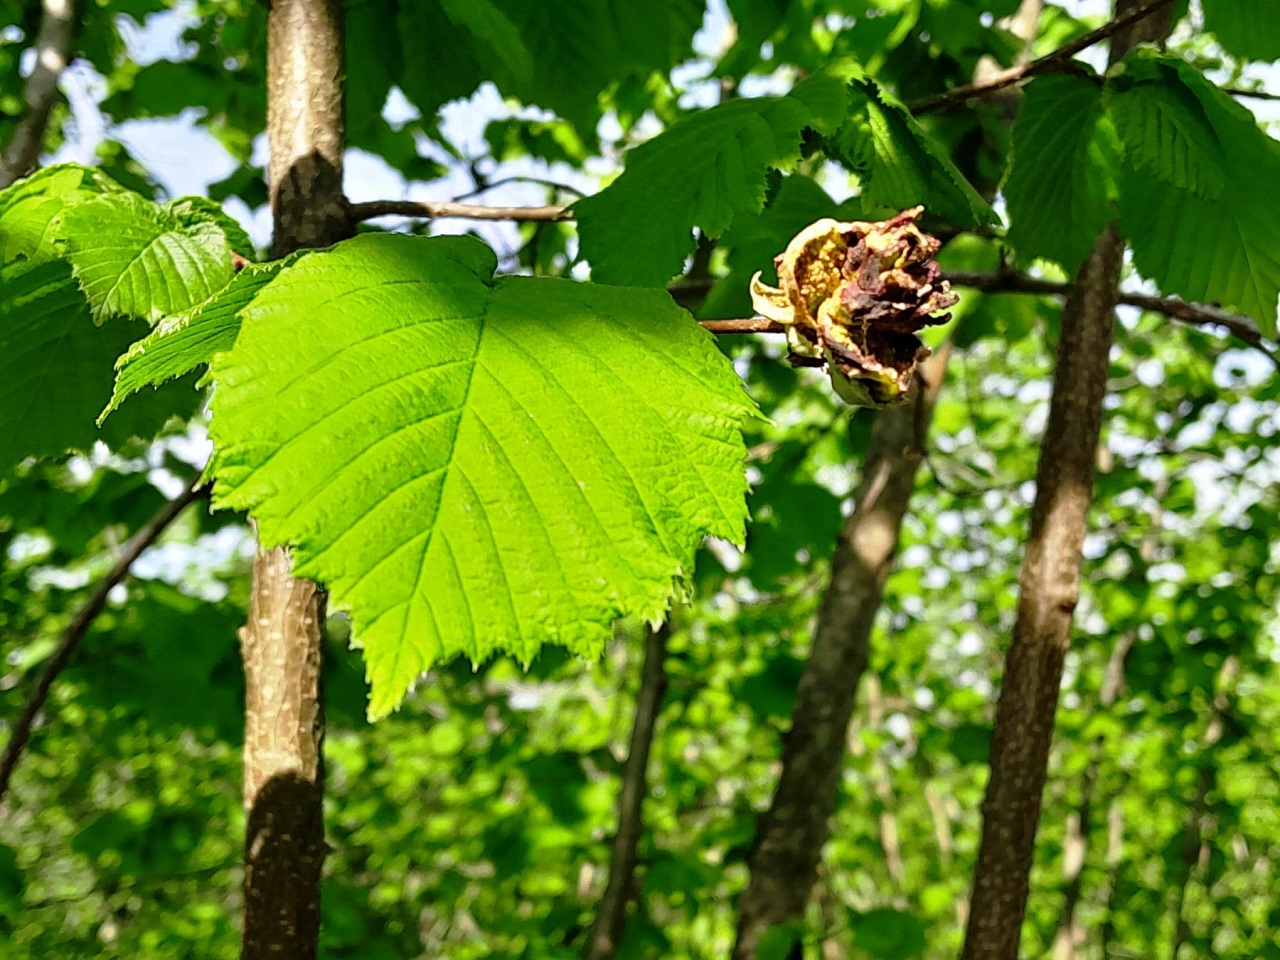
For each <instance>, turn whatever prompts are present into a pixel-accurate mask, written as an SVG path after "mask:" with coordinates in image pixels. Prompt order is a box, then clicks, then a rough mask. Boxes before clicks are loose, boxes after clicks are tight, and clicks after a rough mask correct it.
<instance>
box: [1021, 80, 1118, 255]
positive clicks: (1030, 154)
mask: <svg viewBox="0 0 1280 960" xmlns="http://www.w3.org/2000/svg"><path fill="white" fill-rule="evenodd" d="M1118 163H1119V150H1118V147H1117V143H1116V136H1115V131H1114V129H1113V128H1112V126H1111V121H1110V120H1109V119H1108V117H1107V116H1106V113H1105V112H1104V110H1103V94H1102V88H1101V87H1100V86H1099V85H1098V84H1096V83H1094V82H1092V81H1090V80H1088V79H1085V78H1083V77H1075V76H1048V77H1038V78H1036V79H1035V80H1033V81H1032V82H1031V83H1030V84H1028V85H1027V88H1026V95H1025V98H1024V99H1023V102H1022V107H1021V108H1020V110H1019V113H1018V119H1017V122H1016V123H1015V124H1014V126H1013V160H1012V163H1011V165H1010V168H1009V175H1008V178H1007V179H1006V181H1005V185H1004V194H1005V199H1006V201H1007V202H1008V208H1009V243H1010V244H1012V245H1013V248H1014V249H1015V250H1016V251H1017V252H1018V259H1019V260H1020V261H1022V262H1024V263H1025V262H1029V261H1031V260H1033V259H1035V258H1036V257H1047V258H1048V259H1050V260H1056V261H1058V262H1059V263H1061V264H1062V265H1063V266H1064V267H1066V269H1067V270H1068V271H1070V272H1073V273H1074V272H1075V270H1076V268H1077V267H1079V266H1080V264H1081V263H1083V262H1084V258H1085V257H1086V256H1088V253H1089V250H1090V249H1091V248H1092V247H1093V242H1094V241H1095V240H1096V239H1097V238H1098V234H1100V233H1101V232H1102V231H1103V230H1104V229H1105V228H1106V226H1107V224H1108V223H1109V222H1110V221H1111V220H1112V218H1113V217H1114V216H1115V208H1114V202H1115V197H1116V174H1117V168H1118Z"/></svg>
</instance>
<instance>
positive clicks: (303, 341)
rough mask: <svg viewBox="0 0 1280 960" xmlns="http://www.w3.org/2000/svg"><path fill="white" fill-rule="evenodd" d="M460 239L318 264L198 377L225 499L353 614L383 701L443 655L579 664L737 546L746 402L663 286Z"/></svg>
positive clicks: (280, 282)
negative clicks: (604, 279)
mask: <svg viewBox="0 0 1280 960" xmlns="http://www.w3.org/2000/svg"><path fill="white" fill-rule="evenodd" d="M495 264H496V259H495V257H494V254H493V252H492V251H491V250H489V249H488V248H487V247H485V246H484V245H483V244H481V243H479V242H478V241H476V240H474V239H472V238H467V237H437V238H421V237H406V236H398V235H375V234H368V235H362V236H359V237H356V238H355V239H353V240H350V241H347V242H345V243H342V244H339V245H337V246H336V247H334V248H332V249H330V250H326V251H319V252H315V253H310V254H307V255H305V256H303V257H301V258H300V259H299V260H297V261H296V262H295V263H293V264H292V265H290V266H289V267H287V268H286V269H283V270H281V271H280V273H279V274H278V275H277V276H276V277H275V279H273V280H272V281H271V282H270V283H269V284H267V285H265V286H264V287H263V288H262V289H261V290H260V291H259V292H258V293H257V295H256V297H254V299H253V300H252V302H250V303H249V304H248V306H246V307H243V308H242V309H241V310H240V315H241V317H242V318H243V325H242V327H241V330H240V334H239V338H238V339H237V340H236V343H235V346H234V347H233V348H232V349H231V350H230V351H228V352H225V353H222V354H219V355H218V356H217V357H216V358H215V359H214V361H213V365H212V376H213V379H214V380H215V382H216V388H215V390H214V400H213V425H212V431H211V432H212V436H213V439H214V442H215V446H216V449H217V454H216V457H215V463H214V464H213V467H212V472H213V474H214V476H215V478H216V488H215V496H216V499H217V502H218V503H219V504H221V505H222V506H229V507H235V508H243V509H247V510H249V511H250V512H251V513H252V514H253V516H254V517H255V519H256V520H257V522H258V528H259V533H260V536H261V537H262V540H263V542H265V543H268V544H282V543H287V544H290V545H292V546H293V547H294V551H295V561H296V570H297V571H298V573H299V574H300V575H302V576H308V577H313V578H316V579H318V580H321V581H323V582H324V583H325V584H326V586H327V587H328V588H329V589H330V591H331V593H332V601H333V604H334V606H335V607H336V608H337V609H345V610H348V611H350V613H351V615H352V619H353V624H354V634H355V636H356V638H357V639H358V642H359V644H360V645H361V646H362V647H363V648H364V651H365V660H366V666H367V671H368V675H369V679H370V681H371V683H372V699H371V703H370V708H369V711H370V714H371V716H374V717H377V716H382V715H384V714H386V713H387V712H389V711H390V710H392V709H394V708H395V707H396V705H397V704H399V702H400V700H401V699H402V698H403V696H404V693H405V691H406V690H407V689H408V688H409V687H410V686H411V685H412V684H413V682H414V681H415V679H416V678H417V677H418V676H419V675H420V674H421V673H422V671H424V670H425V669H427V668H428V667H430V666H431V665H432V664H433V663H437V662H439V661H440V660H442V659H445V658H447V657H451V656H454V655H458V654H465V655H467V656H469V657H471V658H472V659H477V660H478V659H482V658H484V657H486V656H488V655H490V654H491V653H493V652H495V651H500V650H501V651H508V652H511V653H513V654H514V655H515V656H517V657H519V658H521V659H524V660H527V659H528V658H530V657H532V656H533V654H534V653H535V652H536V651H537V650H538V648H539V647H540V646H541V645H542V644H543V643H546V642H555V643H559V644H562V645H564V646H566V647H568V648H570V649H571V650H573V651H575V652H577V653H580V654H584V655H590V654H593V653H595V652H597V651H599V650H600V648H601V646H602V644H603V643H604V642H605V641H606V640H607V639H608V637H609V636H610V624H611V623H612V621H613V620H614V619H615V618H616V617H618V616H622V615H639V616H643V617H647V618H651V619H652V618H657V617H660V616H662V614H663V611H664V610H665V608H666V605H667V602H668V600H669V598H670V596H671V592H672V589H673V578H675V577H677V576H679V575H680V574H681V573H688V572H690V571H691V570H692V565H693V557H694V551H695V549H696V548H697V546H698V544H699V543H700V542H701V540H702V538H703V537H704V536H706V535H708V534H710V535H715V536H721V537H726V538H729V539H732V540H735V541H741V539H742V534H743V525H744V523H745V517H746V508H745V492H746V480H745V474H744V470H743V458H744V455H745V449H744V446H743V441H742V437H741V433H740V422H741V419H742V418H743V417H744V416H748V415H750V414H751V412H752V410H753V409H754V408H753V406H752V404H751V403H750V401H749V400H748V399H747V397H746V395H745V393H744V392H743V389H742V385H741V383H740V381H739V380H738V377H737V376H736V374H735V373H734V372H733V368H732V366H731V364H730V363H729V361H728V360H727V358H725V357H724V356H723V355H722V354H721V353H720V352H719V351H718V350H717V349H716V347H715V344H714V342H713V341H712V338H711V337H710V336H709V335H708V334H707V333H706V332H705V331H703V330H702V329H701V328H700V327H699V326H698V325H697V324H696V323H694V322H693V321H692V319H691V318H690V317H689V315H688V314H686V313H685V312H684V311H682V310H680V309H679V308H677V307H676V306H675V305H674V304H672V303H671V300H670V298H669V297H668V296H667V294H666V293H665V292H663V291H659V290H634V289H622V288H614V287H601V286H595V285H590V284H579V283H574V282H572V281H568V280H552V279H534V278H528V277H507V278H502V279H498V280H494V279H493V278H492V272H493V269H494V266H495Z"/></svg>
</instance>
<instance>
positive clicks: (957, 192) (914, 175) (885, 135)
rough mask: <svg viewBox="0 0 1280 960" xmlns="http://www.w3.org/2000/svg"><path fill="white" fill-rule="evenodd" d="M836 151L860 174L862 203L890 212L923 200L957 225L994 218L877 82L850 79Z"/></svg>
mask: <svg viewBox="0 0 1280 960" xmlns="http://www.w3.org/2000/svg"><path fill="white" fill-rule="evenodd" d="M849 89H850V91H851V93H852V105H851V113H850V117H849V123H848V125H847V126H846V127H845V128H844V130H842V131H840V132H839V133H838V134H837V135H836V137H835V141H836V145H837V150H839V151H840V152H842V153H844V154H845V157H846V159H847V160H848V161H849V162H850V163H851V164H852V165H853V167H854V168H855V170H857V171H858V172H859V173H860V174H862V177H863V181H864V182H863V191H862V199H863V204H864V205H865V206H866V207H868V208H870V207H884V208H885V209H886V210H888V211H892V212H894V213H896V212H898V211H901V210H905V209H908V208H910V207H914V206H916V205H917V204H923V205H924V206H925V208H926V209H927V210H928V212H929V213H931V214H933V215H935V216H940V217H942V218H944V219H946V220H949V221H950V222H952V223H954V224H957V225H959V226H978V225H981V224H995V223H999V217H997V216H996V213H995V211H994V210H992V209H991V206H990V204H988V203H987V202H986V201H985V200H983V199H982V197H980V196H979V195H978V192H977V191H976V190H974V189H973V186H972V185H971V184H970V183H969V181H968V180H966V179H965V177H964V175H963V174H962V173H961V172H960V171H959V170H958V169H956V166H955V164H953V163H952V162H951V160H950V158H949V157H948V156H947V155H946V151H944V150H943V149H942V148H941V147H940V146H939V145H938V144H937V143H935V142H934V140H933V138H932V137H930V136H929V135H928V134H927V133H925V131H924V130H923V129H922V128H921V127H920V124H918V123H917V122H916V120H915V118H914V117H912V116H911V114H910V113H909V112H908V111H907V109H906V107H904V106H902V105H901V104H900V103H898V102H897V101H896V100H894V99H893V98H892V97H890V96H889V95H888V94H887V93H885V92H884V91H883V90H881V89H880V87H879V86H878V85H876V84H875V83H873V82H871V81H865V82H861V83H859V82H855V83H854V84H852V85H851V86H850V88H849Z"/></svg>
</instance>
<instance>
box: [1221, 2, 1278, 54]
mask: <svg viewBox="0 0 1280 960" xmlns="http://www.w3.org/2000/svg"><path fill="white" fill-rule="evenodd" d="M1204 25H1205V29H1207V30H1210V31H1212V32H1213V33H1214V34H1216V35H1217V37H1218V42H1219V43H1221V44H1222V46H1223V47H1224V48H1226V50H1227V52H1228V53H1230V54H1231V55H1232V56H1234V57H1238V58H1240V59H1241V60H1276V59H1280V17H1277V16H1276V5H1275V2H1274V0H1204Z"/></svg>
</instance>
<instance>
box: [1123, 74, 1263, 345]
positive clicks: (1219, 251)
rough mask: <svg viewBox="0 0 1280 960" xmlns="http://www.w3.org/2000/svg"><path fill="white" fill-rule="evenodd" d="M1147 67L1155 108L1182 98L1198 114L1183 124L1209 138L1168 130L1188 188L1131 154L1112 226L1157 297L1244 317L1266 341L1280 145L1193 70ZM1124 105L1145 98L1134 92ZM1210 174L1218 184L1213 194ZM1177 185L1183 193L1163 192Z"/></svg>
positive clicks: (1179, 129) (1183, 129)
mask: <svg viewBox="0 0 1280 960" xmlns="http://www.w3.org/2000/svg"><path fill="white" fill-rule="evenodd" d="M1149 63H1150V66H1148V67H1147V70H1148V72H1149V75H1150V76H1151V77H1153V80H1152V83H1159V84H1161V85H1164V86H1165V87H1166V88H1167V91H1166V92H1165V93H1163V94H1161V95H1160V96H1161V97H1162V101H1163V102H1173V101H1175V100H1176V101H1177V102H1179V103H1183V102H1185V101H1186V98H1190V102H1191V103H1193V104H1194V105H1195V107H1197V108H1198V113H1193V111H1191V110H1190V109H1188V110H1186V111H1185V112H1186V114H1187V115H1195V116H1197V117H1203V120H1204V123H1205V124H1207V126H1208V128H1209V129H1210V130H1211V132H1212V137H1209V136H1205V135H1204V133H1203V130H1202V129H1201V127H1200V126H1199V125H1196V126H1190V125H1187V124H1182V125H1179V126H1178V127H1177V128H1176V129H1175V128H1174V127H1172V126H1170V127H1168V128H1167V129H1166V135H1167V137H1168V138H1169V142H1170V148H1169V152H1170V153H1171V154H1172V155H1175V156H1182V157H1186V158H1187V161H1188V163H1191V164H1193V165H1194V167H1193V168H1194V169H1195V170H1196V171H1197V174H1196V176H1195V177H1194V178H1192V177H1186V176H1184V177H1181V178H1171V177H1153V176H1151V175H1150V172H1149V164H1146V163H1144V162H1143V161H1144V158H1145V156H1146V154H1144V153H1141V152H1139V153H1138V154H1137V157H1136V159H1135V157H1134V154H1133V151H1132V150H1131V151H1130V160H1131V168H1130V170H1129V171H1128V172H1127V174H1126V176H1125V178H1124V181H1123V184H1122V192H1123V198H1124V202H1123V204H1122V211H1121V218H1120V225H1121V228H1122V229H1123V231H1124V234H1125V236H1126V237H1127V238H1128V239H1129V241H1130V243H1131V244H1132V247H1133V260H1134V264H1135V266H1136V267H1137V268H1138V270H1139V271H1140V272H1141V273H1142V274H1143V275H1144V276H1146V277H1148V278H1150V279H1152V280H1154V281H1155V282H1156V283H1157V284H1158V285H1159V287H1160V289H1161V290H1162V291H1164V292H1165V293H1172V294H1178V295H1179V296H1182V297H1185V298H1187V299H1189V300H1198V301H1202V302H1213V303H1220V304H1222V305H1223V306H1224V307H1227V308H1229V309H1237V310H1240V311H1243V312H1244V313H1247V314H1248V315H1249V316H1251V317H1253V318H1254V319H1255V320H1257V321H1258V324H1259V326H1261V327H1262V329H1263V331H1264V332H1265V333H1267V334H1268V335H1270V336H1274V335H1275V331H1276V301H1277V297H1278V296H1280V194H1277V191H1276V189H1275V185H1276V183H1280V143H1277V142H1276V141H1274V140H1272V139H1271V138H1270V137H1268V136H1267V135H1266V134H1265V133H1263V132H1262V130H1261V129H1259V127H1258V125H1257V123H1256V122H1255V121H1254V119H1253V116H1252V115H1251V114H1250V113H1249V112H1248V111H1247V110H1245V109H1244V108H1243V107H1241V106H1240V105H1239V104H1237V103H1235V102H1234V101H1232V100H1231V98H1230V97H1228V96H1226V95H1224V94H1222V93H1221V92H1220V91H1218V90H1217V88H1216V87H1214V86H1213V85H1212V84H1211V83H1209V82H1208V81H1207V80H1205V79H1204V77H1203V75H1202V74H1201V73H1200V72H1199V71H1198V70H1195V69H1194V68H1192V67H1190V66H1187V65H1185V64H1183V63H1181V62H1180V61H1175V60H1154V61H1150V62H1149ZM1124 96H1150V94H1145V93H1143V92H1142V90H1141V85H1139V87H1138V88H1137V89H1136V90H1135V91H1134V92H1133V93H1131V94H1124ZM1186 131H1195V133H1194V135H1193V134H1190V133H1187V132H1186ZM1169 169H1172V167H1171V166H1170V165H1166V167H1165V171H1166V172H1167V170H1169ZM1216 170H1221V172H1222V180H1221V187H1220V189H1219V192H1217V193H1214V192H1213V190H1212V189H1211V188H1212V187H1213V186H1214V185H1215V181H1214V180H1213V178H1212V175H1211V174H1212V172H1213V171H1216ZM1200 171H1209V173H1208V174H1201V173H1200ZM1176 179H1181V180H1183V181H1184V182H1185V184H1186V185H1185V186H1180V185H1178V184H1177V183H1176V182H1170V180H1176ZM1193 179H1194V183H1195V188H1191V182H1192V180H1193Z"/></svg>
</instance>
